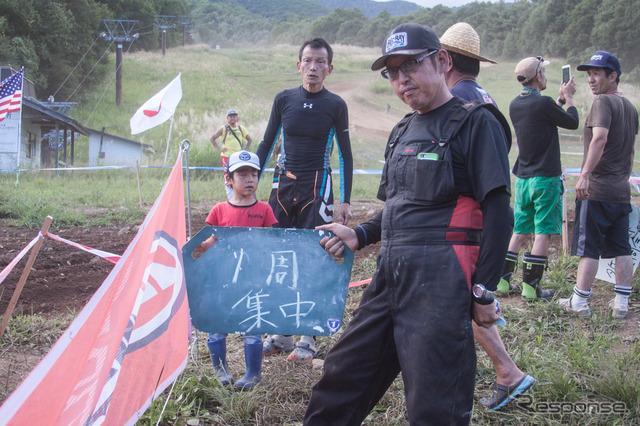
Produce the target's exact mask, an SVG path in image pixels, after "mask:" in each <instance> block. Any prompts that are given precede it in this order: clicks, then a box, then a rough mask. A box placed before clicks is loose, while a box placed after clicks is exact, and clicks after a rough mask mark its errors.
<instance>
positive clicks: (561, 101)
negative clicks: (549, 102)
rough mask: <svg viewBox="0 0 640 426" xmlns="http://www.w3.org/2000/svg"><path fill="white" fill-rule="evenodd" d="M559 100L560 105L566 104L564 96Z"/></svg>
mask: <svg viewBox="0 0 640 426" xmlns="http://www.w3.org/2000/svg"><path fill="white" fill-rule="evenodd" d="M557 101H558V103H559V104H560V105H564V104H566V103H567V101H566V99H562V98H558V99H557Z"/></svg>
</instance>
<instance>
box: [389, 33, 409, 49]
mask: <svg viewBox="0 0 640 426" xmlns="http://www.w3.org/2000/svg"><path fill="white" fill-rule="evenodd" d="M407 44H408V43H407V33H406V32H401V33H394V34H391V35H390V36H389V37H388V38H387V50H386V51H385V53H389V52H390V51H391V50H393V49H397V48H399V47H406V46H407Z"/></svg>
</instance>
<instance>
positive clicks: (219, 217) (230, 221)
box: [206, 201, 278, 228]
mask: <svg viewBox="0 0 640 426" xmlns="http://www.w3.org/2000/svg"><path fill="white" fill-rule="evenodd" d="M206 222H207V224H209V225H211V226H243V227H252V228H269V227H271V226H273V225H275V224H276V223H278V220H277V219H276V217H275V216H274V214H273V210H272V209H271V206H270V205H269V204H267V203H265V202H264V201H256V202H255V203H253V204H251V205H250V206H235V205H233V204H231V203H230V202H228V201H226V202H224V203H218V204H216V205H215V206H214V207H213V208H212V209H211V212H209V216H207V220H206Z"/></svg>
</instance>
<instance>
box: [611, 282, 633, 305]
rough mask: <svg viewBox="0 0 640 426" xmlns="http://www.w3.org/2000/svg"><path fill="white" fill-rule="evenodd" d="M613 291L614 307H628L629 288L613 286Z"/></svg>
mask: <svg viewBox="0 0 640 426" xmlns="http://www.w3.org/2000/svg"><path fill="white" fill-rule="evenodd" d="M613 291H615V293H616V301H615V304H616V305H622V306H628V305H629V295H630V294H631V287H623V286H615V287H614V288H613Z"/></svg>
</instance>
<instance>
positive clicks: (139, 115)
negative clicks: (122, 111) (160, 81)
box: [129, 73, 182, 135]
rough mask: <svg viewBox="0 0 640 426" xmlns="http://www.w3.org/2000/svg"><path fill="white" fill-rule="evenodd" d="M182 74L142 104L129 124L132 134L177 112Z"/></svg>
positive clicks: (154, 124)
mask: <svg viewBox="0 0 640 426" xmlns="http://www.w3.org/2000/svg"><path fill="white" fill-rule="evenodd" d="M180 75H182V73H180V74H178V76H177V77H176V78H174V79H173V81H172V82H171V83H169V84H168V85H167V86H166V87H165V88H164V89H162V90H160V91H159V92H158V93H156V94H155V95H153V97H152V98H151V99H149V100H148V101H147V102H145V103H144V104H142V106H141V107H140V108H138V110H137V111H136V113H135V114H133V117H131V120H129V125H130V126H131V134H132V135H137V134H138V133H142V132H144V131H145V130H149V129H151V128H153V127H156V126H157V125H159V124H162V123H164V122H165V121H167V120H168V119H170V118H171V117H172V116H173V114H174V113H175V112H176V107H177V106H178V103H180V99H182V84H181V83H180Z"/></svg>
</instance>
